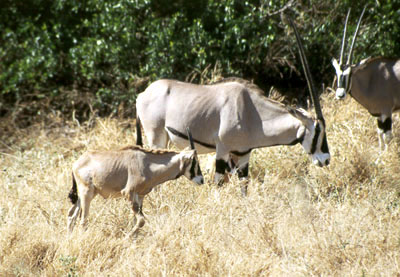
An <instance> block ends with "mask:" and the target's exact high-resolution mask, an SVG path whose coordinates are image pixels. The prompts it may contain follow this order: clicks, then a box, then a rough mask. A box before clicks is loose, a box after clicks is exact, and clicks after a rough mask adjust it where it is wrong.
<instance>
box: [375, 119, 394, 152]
mask: <svg viewBox="0 0 400 277" xmlns="http://www.w3.org/2000/svg"><path fill="white" fill-rule="evenodd" d="M377 121H378V139H379V147H380V148H381V150H386V149H387V145H388V144H389V142H390V140H391V139H392V116H391V115H389V116H387V115H384V114H382V115H381V116H380V117H379V118H378V120H377Z"/></svg>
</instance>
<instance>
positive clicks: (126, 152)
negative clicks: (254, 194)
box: [68, 146, 203, 232]
mask: <svg viewBox="0 0 400 277" xmlns="http://www.w3.org/2000/svg"><path fill="white" fill-rule="evenodd" d="M72 173H73V174H72V184H73V185H72V189H71V191H70V193H69V198H70V200H71V202H72V204H73V206H72V208H71V209H70V210H69V212H68V230H69V231H70V232H71V231H72V230H73V228H74V225H75V222H76V219H77V217H78V216H79V215H80V213H82V218H81V223H82V225H83V226H85V224H86V220H87V217H88V215H89V206H90V201H92V199H93V198H94V197H95V196H96V195H97V194H100V195H101V196H103V197H104V198H108V197H121V196H123V197H127V198H128V200H129V201H130V203H131V205H132V209H133V213H134V217H135V220H136V224H135V226H134V229H133V232H135V231H136V230H138V229H139V228H140V227H142V226H143V225H144V216H143V213H142V204H143V197H144V196H145V195H146V194H148V193H149V192H150V191H151V190H152V189H153V188H154V187H155V186H157V185H159V184H162V183H164V182H166V181H168V180H173V179H177V178H178V177H180V176H182V175H183V176H185V177H187V178H188V179H190V180H192V181H193V182H195V183H196V184H203V175H202V173H201V170H200V167H199V161H198V158H197V153H196V150H186V151H182V152H181V153H177V152H173V151H163V150H145V149H143V148H141V147H138V146H129V147H125V148H122V149H120V150H111V151H91V152H86V153H84V154H83V155H82V156H81V157H80V158H79V159H78V160H77V161H76V162H75V163H74V165H73V170H72ZM81 209H82V212H81Z"/></svg>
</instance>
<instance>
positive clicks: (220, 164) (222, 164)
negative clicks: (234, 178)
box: [215, 159, 230, 186]
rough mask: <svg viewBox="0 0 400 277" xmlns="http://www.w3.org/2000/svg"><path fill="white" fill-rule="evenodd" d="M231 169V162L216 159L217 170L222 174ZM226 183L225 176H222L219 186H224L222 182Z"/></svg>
mask: <svg viewBox="0 0 400 277" xmlns="http://www.w3.org/2000/svg"><path fill="white" fill-rule="evenodd" d="M229 171H230V167H229V164H228V163H227V162H226V161H224V160H222V159H219V160H216V162H215V172H216V173H219V174H221V175H225V172H229ZM223 183H224V178H221V180H219V182H218V186H222V184H223Z"/></svg>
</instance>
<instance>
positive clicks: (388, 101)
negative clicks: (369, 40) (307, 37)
mask: <svg viewBox="0 0 400 277" xmlns="http://www.w3.org/2000/svg"><path fill="white" fill-rule="evenodd" d="M364 12H365V8H364V10H363V12H362V13H361V16H360V18H359V20H358V24H357V28H356V31H355V33H354V36H353V40H352V44H351V46H350V51H349V55H348V58H347V62H346V63H344V59H343V58H344V51H345V48H346V32H347V22H348V19H349V15H350V10H349V12H348V13H347V17H346V23H345V25H344V32H343V39H342V48H341V52H340V59H339V62H338V61H337V60H336V59H332V64H333V66H334V68H335V70H336V77H337V89H336V98H338V99H342V98H344V97H345V96H346V93H349V94H350V95H351V96H352V97H353V98H354V99H355V100H356V101H357V102H358V103H360V104H361V105H362V106H363V107H364V108H366V109H367V110H368V112H369V113H370V114H371V115H372V116H375V117H377V118H378V120H377V121H378V137H379V145H380V147H381V148H386V147H387V143H388V142H389V141H390V139H391V129H392V113H393V112H394V111H396V110H398V109H399V108H400V59H388V58H382V57H379V58H368V59H365V60H362V61H361V62H359V63H358V64H356V65H353V64H352V57H353V49H354V44H355V41H356V39H357V35H358V30H359V27H360V23H361V19H362V17H363V14H364Z"/></svg>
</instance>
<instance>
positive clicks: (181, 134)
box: [166, 126, 215, 149]
mask: <svg viewBox="0 0 400 277" xmlns="http://www.w3.org/2000/svg"><path fill="white" fill-rule="evenodd" d="M166 128H167V129H168V131H170V132H171V133H172V134H173V135H175V136H177V137H180V138H182V139H186V140H189V138H188V136H187V135H185V134H183V133H181V132H179V131H178V130H176V129H174V128H172V127H169V126H166ZM193 141H194V142H195V143H197V144H200V145H201V146H204V147H206V148H211V149H215V145H212V144H208V143H205V142H201V141H199V140H197V139H193Z"/></svg>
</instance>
